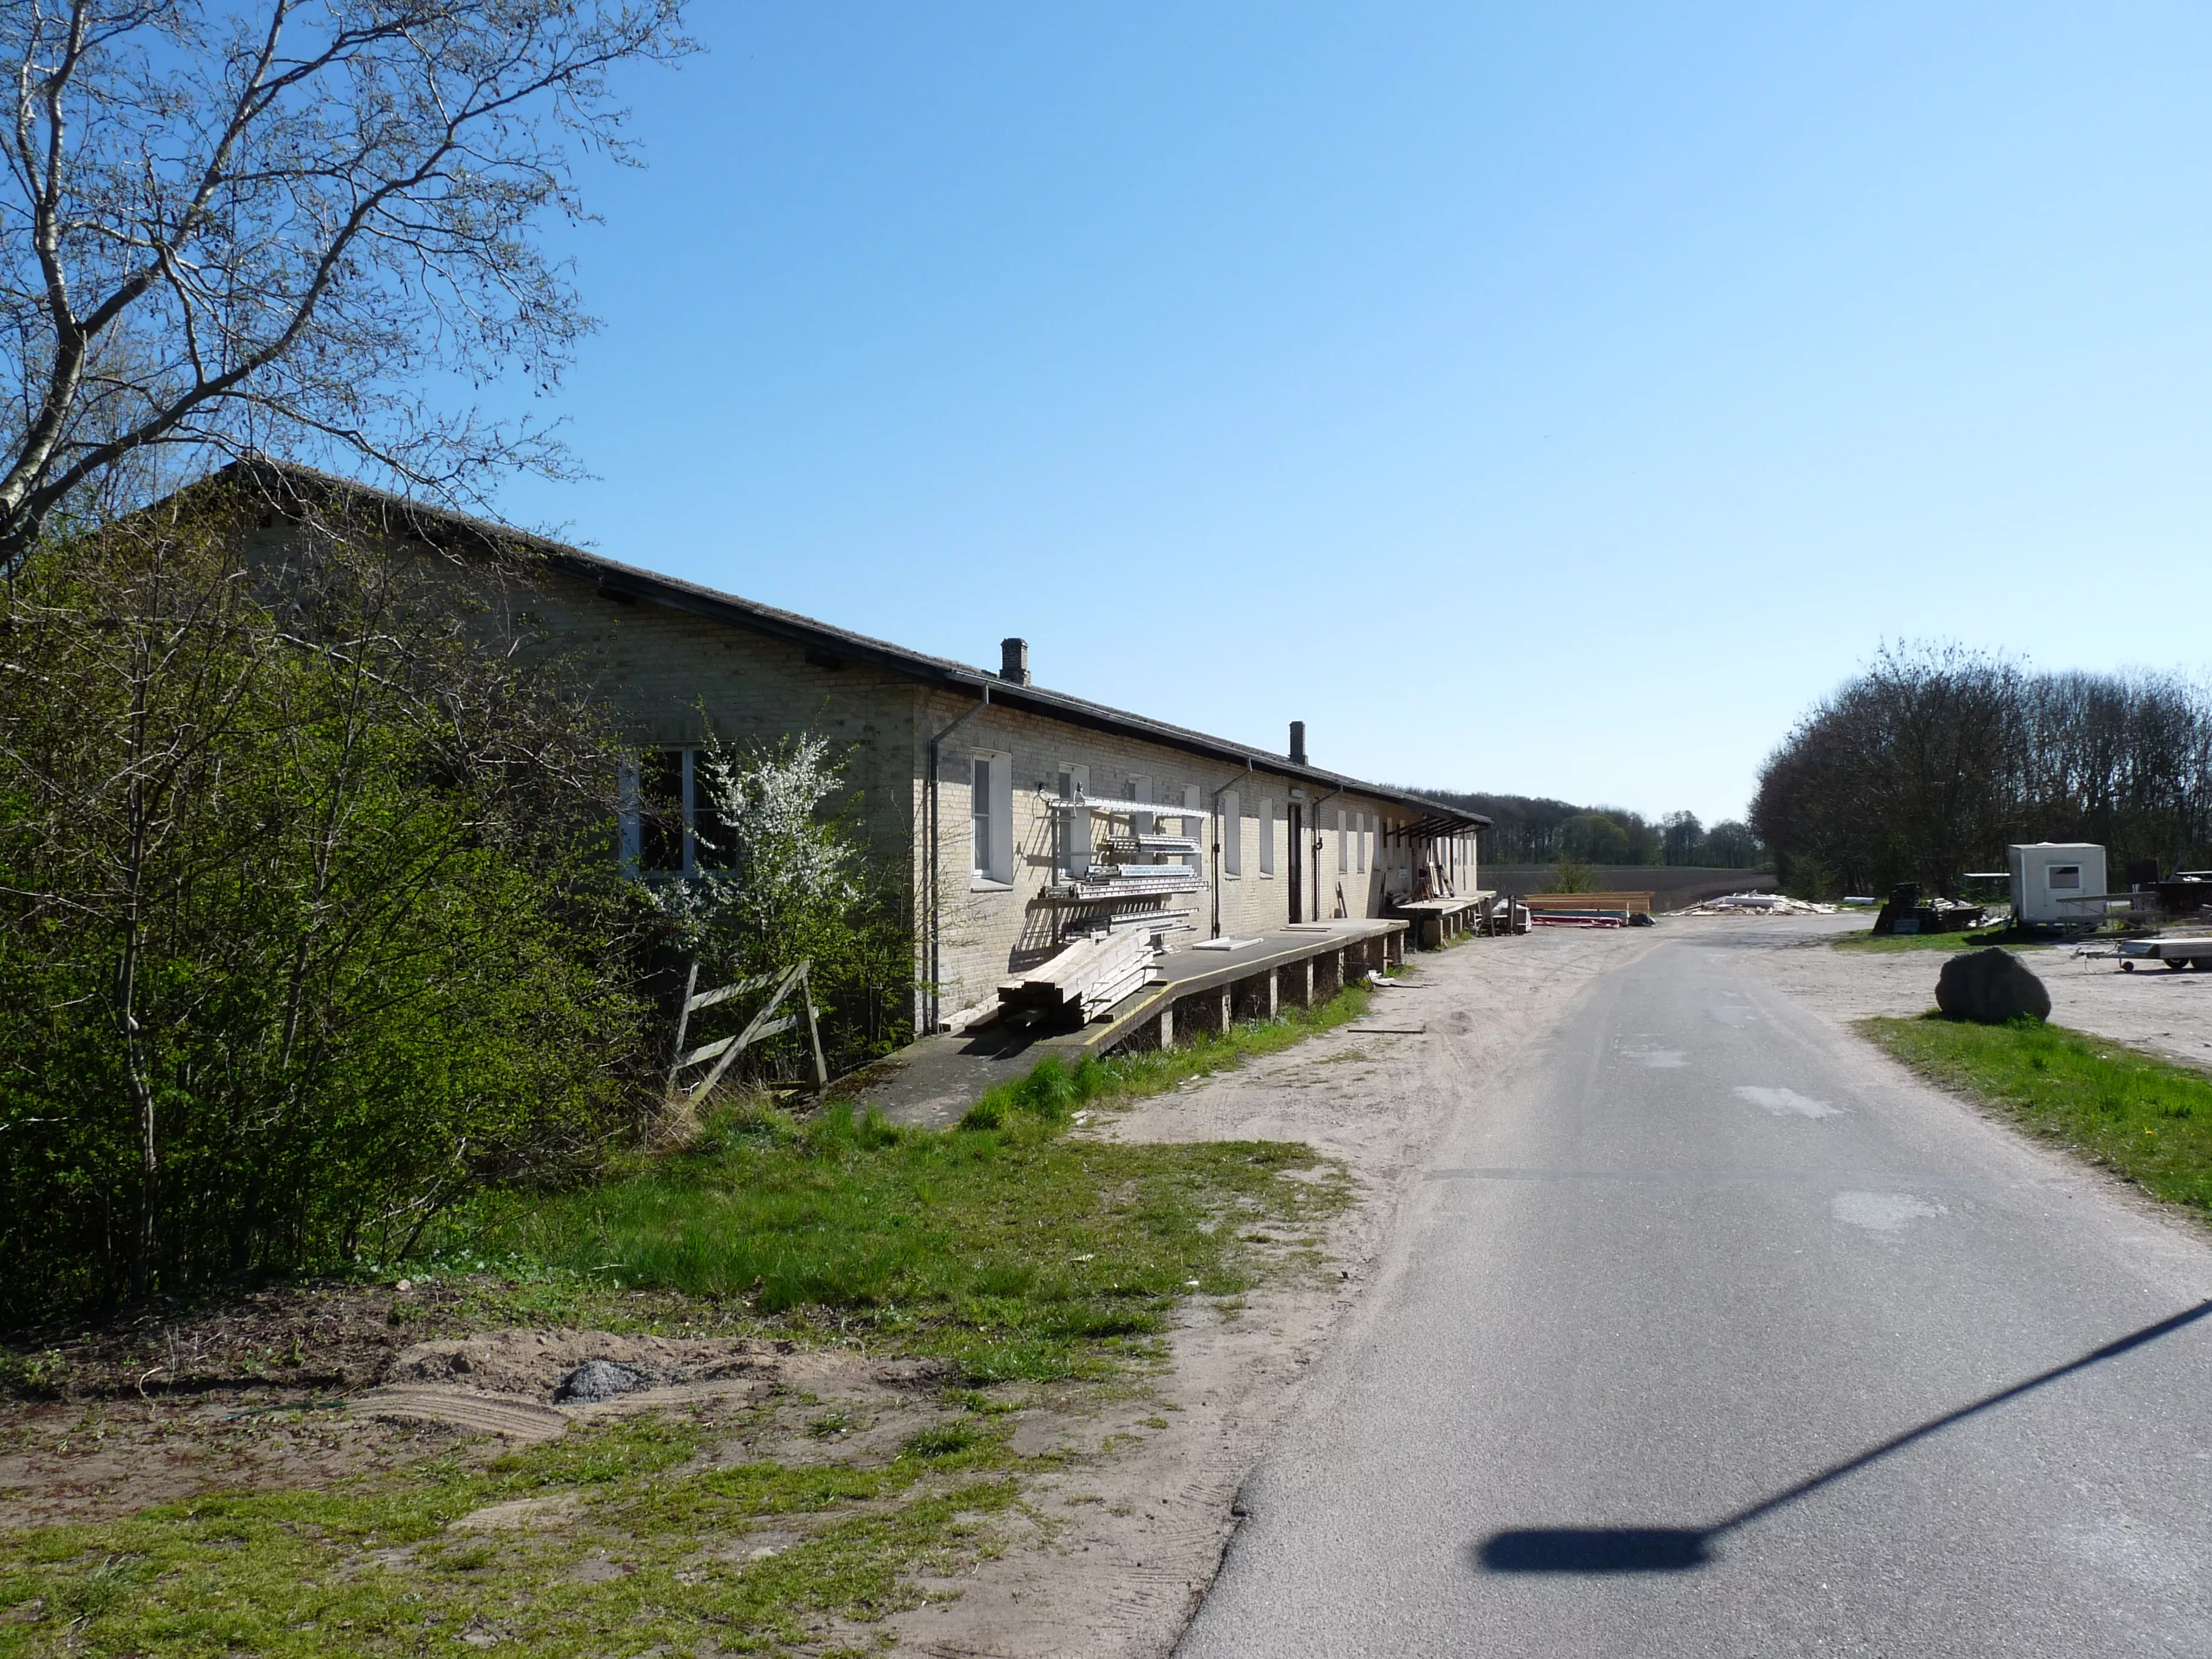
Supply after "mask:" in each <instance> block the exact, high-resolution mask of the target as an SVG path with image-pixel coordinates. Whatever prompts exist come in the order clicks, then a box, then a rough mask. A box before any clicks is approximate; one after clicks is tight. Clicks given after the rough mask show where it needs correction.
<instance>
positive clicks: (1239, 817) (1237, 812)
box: [1221, 789, 1244, 876]
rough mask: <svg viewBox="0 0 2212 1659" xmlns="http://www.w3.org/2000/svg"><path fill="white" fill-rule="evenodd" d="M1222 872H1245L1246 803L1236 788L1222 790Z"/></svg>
mask: <svg viewBox="0 0 2212 1659" xmlns="http://www.w3.org/2000/svg"><path fill="white" fill-rule="evenodd" d="M1221 873H1222V874H1223V875H1225V876H1241V875H1243V873H1244V803H1243V801H1242V800H1240V799H1237V792H1236V791H1235V790H1234V789H1225V790H1223V791H1222V792H1221Z"/></svg>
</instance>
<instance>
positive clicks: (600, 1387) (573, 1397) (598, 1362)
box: [553, 1359, 645, 1406]
mask: <svg viewBox="0 0 2212 1659" xmlns="http://www.w3.org/2000/svg"><path fill="white" fill-rule="evenodd" d="M644 1381H645V1379H644V1378H643V1377H641V1376H639V1375H638V1374H637V1373H636V1372H635V1371H634V1370H630V1368H629V1366H627V1365H617V1364H615V1363H614V1361H612V1360H611V1359H586V1361H585V1362H584V1363H583V1364H580V1365H579V1366H577V1367H576V1369H575V1370H573V1371H570V1372H569V1373H568V1376H564V1377H562V1379H561V1387H560V1390H559V1391H558V1392H557V1393H556V1394H555V1395H554V1396H553V1397H554V1398H555V1399H556V1400H562V1401H574V1403H576V1404H578V1405H585V1406H588V1405H591V1404H592V1403H594V1402H595V1401H601V1400H611V1399H613V1398H614V1397H615V1396H616V1395H618V1394H627V1393H628V1392H629V1390H630V1389H635V1388H636V1387H638V1386H639V1385H640V1384H641V1383H643V1382H644Z"/></svg>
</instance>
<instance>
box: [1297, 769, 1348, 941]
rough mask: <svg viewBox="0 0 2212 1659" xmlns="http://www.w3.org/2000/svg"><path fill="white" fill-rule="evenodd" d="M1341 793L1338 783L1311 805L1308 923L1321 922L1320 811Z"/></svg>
mask: <svg viewBox="0 0 2212 1659" xmlns="http://www.w3.org/2000/svg"><path fill="white" fill-rule="evenodd" d="M1342 793H1344V786H1343V785H1342V784H1338V785H1337V786H1336V787H1335V788H1334V789H1332V790H1330V791H1329V792H1328V793H1327V794H1326V795H1323V796H1322V798H1321V799H1319V800H1317V801H1316V802H1315V803H1314V804H1313V909H1312V910H1311V911H1310V913H1309V914H1308V915H1307V916H1306V920H1307V921H1320V920H1321V849H1322V832H1321V809H1322V807H1324V806H1326V805H1328V803H1329V802H1331V801H1333V800H1334V799H1336V798H1337V797H1338V796H1339V795H1340V794H1342Z"/></svg>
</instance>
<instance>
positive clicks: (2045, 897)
mask: <svg viewBox="0 0 2212 1659" xmlns="http://www.w3.org/2000/svg"><path fill="white" fill-rule="evenodd" d="M2005 853H2006V856H2007V860H2008V862H2009V864H2010V866H2011V868H2012V913H2013V916H2014V919H2015V921H2103V920H2104V913H2103V911H2101V910H2100V908H2098V907H2097V906H2095V905H2093V904H2082V903H2078V902H2077V903H2071V904H2069V903H2068V902H2067V901H2068V900H2069V899H2073V900H2080V899H2084V898H2095V897H2097V896H2100V894H2102V893H2104V892H2105V891H2106V886H2105V849H2104V848H2101V847H2098V846H2094V845H2092V844H2091V843H2089V842H2064V841H2039V842H2029V843H2027V845H2025V846H2019V847H2008V848H2006V849H2005Z"/></svg>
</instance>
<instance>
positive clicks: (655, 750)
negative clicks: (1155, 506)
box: [263, 464, 1488, 1030]
mask: <svg viewBox="0 0 2212 1659" xmlns="http://www.w3.org/2000/svg"><path fill="white" fill-rule="evenodd" d="M263 470H264V494H266V495H268V497H269V498H270V500H271V501H275V502H276V503H278V504H279V505H278V507H277V509H276V511H274V512H272V513H271V514H270V518H269V519H268V520H267V521H266V522H265V523H264V527H263V533H264V535H270V536H276V537H280V538H281V537H284V536H286V535H287V533H288V532H289V529H290V528H291V526H292V525H293V524H294V523H295V522H296V518H297V516H298V515H300V514H304V513H306V512H307V510H308V509H309V507H311V506H313V507H325V506H328V505H329V504H331V503H332V502H333V501H334V500H335V501H339V502H342V504H343V508H344V511H345V513H346V515H347V516H348V517H349V519H351V520H355V521H356V522H357V521H359V520H361V519H362V517H363V516H364V515H370V516H373V517H374V518H375V519H376V520H377V521H379V522H380V523H381V524H383V525H384V526H387V527H388V530H387V533H388V534H389V535H391V536H392V537H395V538H403V539H405V540H411V541H416V542H419V543H422V544H428V545H430V546H433V547H435V548H438V549H439V550H442V551H443V552H445V553H447V555H449V556H453V555H459V556H460V565H461V568H467V566H468V556H469V555H470V554H471V551H472V550H478V551H483V552H485V553H489V551H490V550H494V549H495V548H499V547H502V546H504V547H513V546H516V545H518V544H519V545H520V546H521V547H523V548H524V549H526V550H527V551H529V552H530V553H532V555H534V556H535V561H536V565H537V568H538V573H539V574H538V579H537V580H536V582H535V584H534V586H533V588H532V592H530V593H529V594H528V595H527V596H526V599H524V600H523V601H522V603H523V604H524V605H526V608H527V611H528V617H527V621H528V622H529V623H530V624H531V625H532V627H533V628H534V629H535V630H537V631H538V632H539V633H541V634H542V635H544V636H545V637H546V638H548V639H549V640H550V641H552V642H554V643H555V644H556V647H559V648H561V649H562V650H564V651H566V652H568V653H573V655H574V657H575V658H577V659H579V660H580V662H581V663H582V664H583V665H585V667H586V671H587V672H588V674H589V677H590V682H591V684H592V687H593V689H594V693H595V695H596V696H599V697H600V698H602V699H604V700H605V702H606V703H607V705H608V706H609V708H611V711H612V712H613V713H614V714H615V715H616V717H617V719H618V720H619V721H620V722H621V725H622V726H623V730H624V731H625V732H627V734H628V735H629V738H630V739H631V741H633V742H634V743H635V744H636V745H637V749H638V752H639V755H640V757H641V758H640V762H639V764H638V767H637V769H636V770H635V775H633V776H632V777H631V778H630V779H629V783H628V787H627V788H626V790H625V808H624V824H623V857H624V858H625V860H628V861H629V863H630V864H631V865H632V866H633V867H635V869H636V870H637V871H638V872H640V873H641V874H642V875H645V876H647V877H650V876H652V875H653V874H655V873H665V872H688V871H690V869H692V868H694V867H695V866H696V860H697V852H698V848H697V835H696V826H697V824H698V822H699V818H700V812H701V808H702V805H703V799H702V787H701V785H702V769H701V767H700V766H699V764H698V761H699V756H700V752H701V750H702V747H703V746H704V744H706V742H707V739H708V735H709V732H712V733H713V735H714V737H715V738H716V739H717V740H719V741H720V742H722V743H725V744H734V745H736V746H738V747H739V748H743V747H744V746H747V745H750V744H756V743H758V744H774V743H775V742H776V741H777V740H778V739H779V738H783V737H786V736H790V735H795V734H797V733H799V732H808V733H812V734H815V735H817V736H819V737H822V738H826V739H827V740H828V741H829V744H831V745H832V747H833V749H834V750H837V751H839V752H841V753H843V754H845V755H847V756H848V757H849V758H848V761H847V770H846V777H847V781H848V784H849V785H850V786H851V787H853V788H854V790H855V791H856V792H857V794H858V801H857V805H858V809H859V812H860V817H861V819H862V821H863V822H864V823H866V826H867V829H868V831H869V834H870V836H871V837H872V840H873V842H874V843H875V846H876V849H877V855H878V857H879V858H882V859H884V860H890V861H891V862H892V863H893V865H894V866H897V867H902V869H903V876H902V884H903V887H904V890H905V893H906V896H907V897H908V902H910V904H911V907H912V915H913V920H914V930H915V952H916V963H915V966H916V977H917V981H919V983H920V984H921V987H922V989H921V993H920V996H919V1003H918V1006H917V1007H916V1010H915V1023H916V1025H917V1028H918V1029H921V1030H934V1029H939V1028H940V1027H942V1026H946V1025H957V1024H959V1023H960V1022H961V1021H962V1020H963V1018H967V1017H971V1016H972V1013H973V1012H974V1011H975V1010H976V1009H978V1008H979V1007H981V1006H987V1004H988V1002H989V1000H990V999H991V997H992V995H993V994H994V988H995V987H996V986H997V985H998V984H999V983H1000V981H1002V980H1003V979H1004V978H1005V977H1006V975H1007V974H1008V973H1009V972H1010V971H1018V970H1019V969H1022V968H1023V967H1024V966H1026V965H1029V964H1030V963H1036V962H1037V961H1041V960H1042V959H1044V958H1046V957H1049V956H1051V955H1052V954H1053V953H1054V951H1057V950H1059V949H1060V947H1061V945H1062V944H1063V942H1064V940H1065V939H1066V938H1067V937H1069V936H1070V935H1071V933H1072V932H1073V931H1075V930H1080V929H1085V928H1094V927H1101V926H1108V927H1110V926H1114V925H1116V924H1117V923H1118V924H1121V925H1127V924H1128V923H1129V922H1130V921H1133V920H1135V921H1140V922H1142V923H1143V924H1144V925H1148V926H1149V925H1158V926H1159V927H1163V928H1164V929H1166V930H1168V933H1167V937H1168V942H1169V944H1170V946H1173V945H1177V944H1180V943H1194V942H1196V941H1198V940H1202V939H1218V938H1220V937H1223V936H1238V935H1255V934H1261V933H1267V932H1270V931H1272V930H1274V929H1279V928H1280V927H1284V926H1285V924H1286V923H1291V922H1299V921H1313V920H1321V919H1328V918H1332V917H1338V916H1344V917H1350V918H1362V917H1373V916H1380V915H1384V914H1385V913H1386V910H1387V908H1389V905H1390V904H1391V902H1392V901H1393V900H1395V899H1403V898H1411V897H1416V896H1418V897H1421V898H1428V897H1431V896H1437V895H1443V894H1459V895H1467V894H1471V893H1473V892H1474V890H1475V886H1476V873H1477V872H1476V846H1475V836H1476V832H1477V831H1478V830H1479V829H1481V828H1483V827H1484V826H1485V825H1486V823H1487V822H1488V821H1487V820H1486V819H1485V818H1483V817H1480V815H1479V814H1476V813H1473V812H1468V811H1463V810H1461V809H1458V808H1455V807H1452V806H1449V805H1443V804H1442V803H1439V802H1436V801H1432V800H1429V799H1425V798H1424V797H1421V796H1419V795H1415V794H1412V793H1407V792H1406V791H1404V790H1400V789H1394V788H1391V787H1387V786H1383V785H1379V784H1373V783H1365V782H1361V781H1358V780H1357V779H1355V778H1352V777H1348V776H1346V775H1342V774H1340V773H1337V772H1334V771H1332V770H1328V769H1323V768H1321V767H1317V766H1315V765H1313V764H1312V763H1310V761H1309V760H1308V758H1307V756H1306V753H1305V744H1304V728H1303V726H1301V725H1298V724H1296V723H1293V724H1292V725H1291V727H1290V733H1291V739H1290V744H1289V752H1287V753H1276V752H1273V751H1271V750H1267V749H1264V748H1261V747H1260V746H1257V745H1255V744H1245V743H1238V742H1235V741H1233V740H1231V739H1229V738H1218V737H1212V736H1209V735H1207V734H1206V733H1203V732H1194V731H1190V730H1188V729H1186V728H1184V727H1181V726H1174V725H1171V724H1170V723H1168V722H1166V721H1164V720H1157V719H1154V718H1152V717H1151V716H1148V715H1145V714H1133V713H1130V712H1127V711H1125V710H1121V709H1118V708H1109V707H1107V706H1105V705H1103V704H1100V703H1096V702H1089V701H1087V700H1085V699H1083V698H1080V697H1075V696H1068V695H1067V694H1066V693H1064V692H1058V691H1052V690H1046V689H1045V688H1044V687H1042V686H1040V685H1038V684H1036V683H1035V680H1034V678H1033V676H1032V673H1031V669H1030V661H1029V653H1028V647H1027V646H1026V645H1025V644H1024V642H1023V641H1020V640H1018V639H1009V640H1006V641H1004V642H1003V644H1002V647H1001V659H1000V666H999V668H998V670H997V671H995V672H993V671H987V670H984V669H981V668H976V667H972V666H970V665H967V664H964V663H959V662H954V661H951V660H948V659H944V658H939V657H933V656H929V655H927V654H925V653H921V652H916V651H910V650H908V649H906V648H904V647H901V646H897V645H893V644H890V643H887V642H885V641H881V640H875V639H870V638H867V637H866V636H864V635H858V634H854V633H850V632H848V631H847V630H845V629H839V628H836V627H833V626H830V625H829V624H828V623H819V622H816V621H813V620H811V619H810V618H808V617H800V616H797V615H794V614H793V613H791V612H789V611H779V610H776V609H775V608H773V607H771V606H768V605H759V604H756V603H754V602H753V601H751V600H749V599H740V598H738V597H736V596H734V595H732V594H727V593H721V592H715V591H714V590H713V589H710V588H707V587H702V586H697V585H696V584H694V583H690V582H686V581H680V580H677V579H675V578H673V577H669V576H664V575H660V574H656V573H655V572H653V571H649V570H644V569H640V568H635V567H634V566H630V565H625V564H621V563H617V562H615V561H613V560H611V559H606V558H602V557H600V556H597V555H595V554H592V553H588V552H585V551H583V550H580V549H577V548H573V547H568V546H563V545H562V544H557V543H553V542H548V541H543V540H538V539H536V538H526V537H520V536H518V535H517V534H516V532H512V531H508V530H505V529H502V528H500V527H498V526H492V525H489V524H486V523H483V522H481V521H479V520H472V519H470V518H467V517H465V516H464V515H460V514H456V513H445V512H441V511H437V510H434V509H426V508H422V507H417V506H415V505H412V504H410V503H407V502H404V501H401V500H399V499H398V498H397V497H393V496H388V495H381V494H380V493H379V492H375V491H371V490H368V489H363V488H362V487H361V486H359V485H356V484H352V483H348V482H345V481H343V480H339V479H336V478H331V477H326V476H325V475H323V474H319V473H316V472H313V471H308V470H307V469H302V468H293V467H282V468H276V467H269V466H267V465H265V464H264V469H263ZM272 484H273V486H274V487H271V485H272ZM286 504H290V505H289V506H287V505H286ZM295 509H296V511H295Z"/></svg>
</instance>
